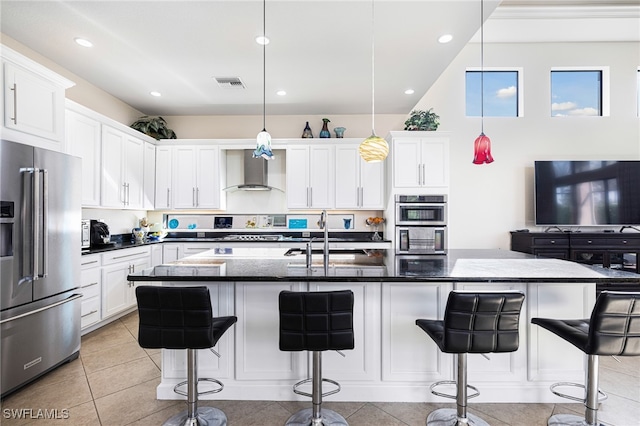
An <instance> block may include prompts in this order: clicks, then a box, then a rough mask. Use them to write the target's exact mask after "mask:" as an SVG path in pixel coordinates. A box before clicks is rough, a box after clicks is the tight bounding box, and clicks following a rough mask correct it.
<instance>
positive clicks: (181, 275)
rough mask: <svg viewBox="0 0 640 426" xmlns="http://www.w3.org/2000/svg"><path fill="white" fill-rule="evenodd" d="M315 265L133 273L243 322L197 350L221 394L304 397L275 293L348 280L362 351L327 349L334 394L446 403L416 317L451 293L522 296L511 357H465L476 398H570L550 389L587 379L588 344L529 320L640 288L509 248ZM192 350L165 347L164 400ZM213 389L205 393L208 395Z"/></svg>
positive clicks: (251, 261) (450, 374)
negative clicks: (606, 288)
mask: <svg viewBox="0 0 640 426" xmlns="http://www.w3.org/2000/svg"><path fill="white" fill-rule="evenodd" d="M313 260H314V262H313V264H312V265H311V267H310V268H307V267H306V263H305V259H304V257H302V258H300V259H299V258H298V257H295V258H293V259H292V258H282V257H273V258H238V257H233V256H232V257H224V256H221V255H220V254H216V252H215V250H211V251H208V252H205V253H201V254H199V255H196V256H191V257H189V258H185V259H181V260H180V261H177V262H174V263H171V264H165V265H159V266H156V267H154V268H149V269H147V270H145V271H143V272H140V273H138V274H133V275H129V280H131V281H135V282H136V285H141V284H160V285H170V286H173V285H206V286H207V287H208V288H209V289H210V292H211V299H212V304H213V308H214V312H215V315H236V316H237V317H238V323H237V324H236V326H235V327H234V328H233V329H231V330H230V331H229V332H227V333H226V334H225V335H224V336H223V338H222V339H221V340H220V342H219V343H218V346H217V348H216V350H217V351H218V352H220V353H221V354H222V357H221V358H220V359H218V358H217V357H215V356H214V355H213V354H212V353H211V352H209V351H207V350H203V351H201V353H200V355H199V362H198V365H199V374H200V377H215V378H217V379H220V380H221V381H222V382H223V383H224V384H225V388H224V391H223V392H222V393H220V394H219V395H216V398H215V399H242V400H246V399H256V400H264V399H268V400H298V399H304V398H303V397H299V396H297V395H295V394H294V393H293V392H292V390H291V386H292V385H293V384H294V383H295V382H297V381H298V380H300V379H302V378H305V377H307V374H308V369H309V365H310V362H309V357H308V355H307V354H306V353H302V352H301V353H298V352H281V351H280V350H279V349H278V327H279V320H278V294H279V293H280V291H282V290H293V291H315V290H340V289H351V290H352V291H353V292H354V294H355V304H354V331H355V336H356V344H355V349H354V350H352V351H345V355H346V357H344V358H343V357H341V356H340V355H338V354H337V353H334V352H328V353H325V354H324V356H323V372H324V375H325V376H326V377H329V378H332V379H334V380H337V381H339V382H340V383H341V384H342V391H341V392H340V393H338V394H336V395H333V396H332V397H331V398H330V399H331V400H333V401H410V402H419V401H425V402H435V401H439V402H442V401H443V399H441V398H439V397H436V396H433V395H432V394H431V393H430V392H429V386H430V385H431V384H432V383H433V382H435V381H439V380H452V379H453V378H454V377H455V375H454V362H453V356H452V355H451V354H443V353H441V352H440V351H439V349H438V348H437V346H436V345H435V344H434V343H433V342H432V340H431V339H429V338H428V337H427V336H426V335H425V334H424V333H423V332H422V331H421V330H420V329H419V328H418V327H417V326H416V325H415V320H416V319H417V318H442V316H443V313H444V308H445V305H446V301H447V296H448V294H449V292H450V291H451V290H492V291H505V290H518V291H522V292H523V293H524V294H525V306H524V307H523V310H522V315H521V320H520V321H521V322H520V348H519V350H518V351H516V352H513V353H506V354H490V355H489V357H490V359H489V360H487V359H485V358H484V357H482V356H480V355H476V354H471V355H469V357H468V364H469V365H468V368H469V382H470V383H471V384H473V385H475V386H476V387H478V388H479V390H480V392H481V395H480V396H479V397H478V398H475V399H474V400H473V401H474V402H476V401H477V402H553V401H557V402H559V401H563V400H562V399H560V398H558V397H556V396H554V395H553V394H552V393H551V392H550V391H549V385H550V384H551V383H553V382H557V381H573V382H581V381H582V380H583V378H584V368H585V360H584V356H583V354H582V352H580V351H579V350H577V349H576V348H574V347H573V346H571V345H570V344H568V343H566V342H564V341H562V340H561V339H559V338H557V337H556V336H554V335H552V334H551V333H548V332H546V331H544V330H541V329H540V328H539V327H534V326H532V325H531V323H530V320H531V318H532V317H554V318H587V317H589V315H590V313H591V309H592V307H593V304H594V302H595V298H596V284H600V285H605V284H610V283H616V284H618V285H630V286H638V285H639V284H640V276H639V275H636V274H632V273H628V272H624V271H617V270H609V269H602V268H595V267H589V266H585V265H580V264H577V263H573V262H568V261H563V260H558V259H539V258H536V257H534V256H531V255H527V254H523V253H517V252H511V251H503V250H451V251H450V252H449V254H447V255H442V256H428V257H422V258H417V259H407V258H402V257H398V258H394V257H393V256H387V257H384V258H383V257H378V256H366V255H359V254H351V255H350V254H342V255H332V256H330V262H329V267H328V268H327V269H326V270H325V268H324V267H323V265H322V263H321V262H322V256H321V255H320V256H314V258H313ZM184 352H185V351H173V350H163V357H162V381H161V384H160V385H159V386H158V389H157V396H158V398H160V399H180V398H181V397H180V396H179V395H177V394H175V393H174V392H173V386H174V385H175V384H176V383H178V382H179V381H181V380H184V378H185V377H186V369H185V365H186V364H185V358H186V357H185V353H184ZM205 398H206V397H205Z"/></svg>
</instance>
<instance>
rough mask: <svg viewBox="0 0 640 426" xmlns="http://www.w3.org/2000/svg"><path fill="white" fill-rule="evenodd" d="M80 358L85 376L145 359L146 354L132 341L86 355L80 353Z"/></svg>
mask: <svg viewBox="0 0 640 426" xmlns="http://www.w3.org/2000/svg"><path fill="white" fill-rule="evenodd" d="M80 356H81V357H82V363H83V364H84V369H85V371H86V372H87V374H91V373H93V372H96V371H98V370H102V369H105V368H109V367H113V366H114V365H118V364H124V363H125V362H129V361H133V360H135V359H140V358H145V357H147V353H146V352H145V351H144V350H143V349H142V348H141V347H140V346H139V345H138V342H135V341H132V342H129V343H123V344H121V345H118V346H113V347H110V348H105V349H102V350H100V351H97V352H90V353H88V354H85V353H84V352H82V351H81V352H80Z"/></svg>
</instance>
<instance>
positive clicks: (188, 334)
mask: <svg viewBox="0 0 640 426" xmlns="http://www.w3.org/2000/svg"><path fill="white" fill-rule="evenodd" d="M136 299H137V301H138V316H139V318H140V325H139V328H138V344H139V345H140V346H141V347H143V348H146V349H186V350H187V380H186V381H184V382H181V383H178V384H177V385H176V386H175V387H174V392H176V393H178V394H180V395H183V396H186V397H187V410H185V411H183V412H181V413H178V414H176V415H175V416H173V417H171V418H170V419H169V420H167V421H166V422H165V423H164V424H165V425H168V426H169V425H171V426H174V425H175V426H178V425H185V426H187V425H188V426H196V425H201V426H204V425H209V426H211V425H215V426H217V425H226V424H227V417H226V416H225V414H224V413H223V412H222V411H220V410H218V409H217V408H213V407H201V408H198V395H204V394H212V393H217V392H220V391H221V390H222V388H223V387H224V386H223V384H222V383H221V382H220V381H218V380H216V379H208V378H202V379H198V365H197V350H198V349H209V350H211V351H212V352H213V353H214V354H216V355H217V356H219V355H218V354H217V353H216V352H215V351H213V349H212V348H213V347H214V346H215V345H216V343H218V340H219V339H220V338H221V337H222V335H223V334H224V333H225V332H226V331H227V330H228V329H229V327H231V326H232V325H233V324H235V323H236V321H237V318H236V317H234V316H226V317H217V318H214V317H213V310H212V308H211V299H210V298H209V289H208V288H207V287H204V286H202V287H158V286H139V287H137V288H136ZM200 381H207V382H213V383H215V384H216V385H217V387H216V388H215V389H212V390H209V391H206V392H201V393H198V382H200ZM184 385H186V386H187V391H186V392H185V391H183V390H181V389H180V388H181V387H182V386H184Z"/></svg>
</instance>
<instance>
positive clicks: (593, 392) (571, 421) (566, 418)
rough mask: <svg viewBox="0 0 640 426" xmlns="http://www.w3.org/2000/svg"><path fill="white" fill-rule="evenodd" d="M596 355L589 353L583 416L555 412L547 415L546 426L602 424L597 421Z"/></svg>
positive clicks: (597, 379)
mask: <svg viewBox="0 0 640 426" xmlns="http://www.w3.org/2000/svg"><path fill="white" fill-rule="evenodd" d="M598 364H599V359H598V355H589V356H588V361H587V374H586V376H587V377H586V379H585V391H586V396H585V400H584V405H585V407H586V409H585V417H580V416H574V415H572V414H556V415H555V416H551V417H549V421H548V422H547V424H548V426H602V423H598V385H599V383H598V382H599V378H598Z"/></svg>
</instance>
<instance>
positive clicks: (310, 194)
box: [309, 187, 313, 207]
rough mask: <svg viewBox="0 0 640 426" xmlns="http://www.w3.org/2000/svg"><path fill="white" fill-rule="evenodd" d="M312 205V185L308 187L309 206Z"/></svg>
mask: <svg viewBox="0 0 640 426" xmlns="http://www.w3.org/2000/svg"><path fill="white" fill-rule="evenodd" d="M312 206H313V187H309V207H312Z"/></svg>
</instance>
